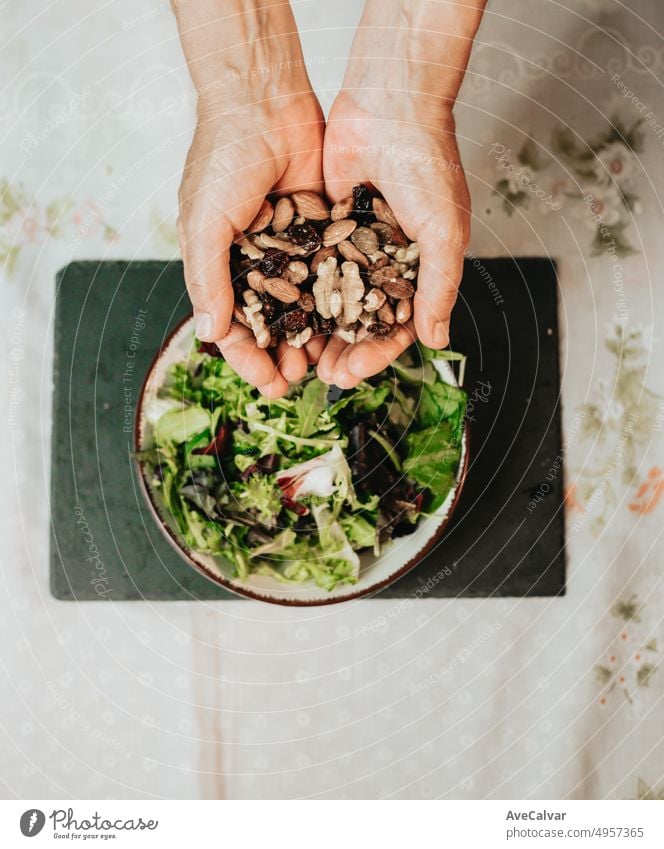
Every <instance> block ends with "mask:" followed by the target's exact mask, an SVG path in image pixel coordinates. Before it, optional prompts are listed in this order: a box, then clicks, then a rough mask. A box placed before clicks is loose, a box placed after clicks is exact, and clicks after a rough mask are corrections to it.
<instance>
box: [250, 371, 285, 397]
mask: <svg viewBox="0 0 664 849" xmlns="http://www.w3.org/2000/svg"><path fill="white" fill-rule="evenodd" d="M257 388H258V391H259V392H260V393H261V395H264V396H265V397H266V398H267V399H268V400H270V401H274V400H275V399H276V398H282V397H283V396H284V395H285V394H286V392H287V391H288V384H287V383H286V381H285V380H284V379H283V377H281V376H278V377H276V378H275V379H274V380H272V381H270V383H266V384H264V385H263V386H259V387H257Z"/></svg>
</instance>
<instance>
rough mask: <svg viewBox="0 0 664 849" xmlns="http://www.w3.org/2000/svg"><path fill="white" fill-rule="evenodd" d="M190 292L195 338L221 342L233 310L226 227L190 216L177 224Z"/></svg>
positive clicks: (228, 231)
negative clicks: (194, 322) (194, 320)
mask: <svg viewBox="0 0 664 849" xmlns="http://www.w3.org/2000/svg"><path fill="white" fill-rule="evenodd" d="M178 236H179V240H180V249H181V252H182V258H183V262H184V277H185V282H186V284H187V291H188V292H189V297H190V298H191V302H192V304H193V306H194V314H195V316H196V335H197V336H198V338H199V339H201V340H202V341H204V342H213V341H215V340H216V339H222V338H223V337H224V336H225V335H226V333H227V332H228V328H229V325H230V321H231V314H232V311H233V299H234V295H233V287H232V285H231V274H230V267H229V260H230V255H229V247H230V243H231V240H232V238H233V234H232V232H230V230H229V229H228V225H227V224H223V225H219V224H218V223H217V224H216V225H215V224H213V223H211V222H209V221H205V222H200V221H198V220H197V218H196V217H195V216H193V215H192V216H189V217H188V218H187V219H186V220H184V221H182V222H180V223H179V224H178Z"/></svg>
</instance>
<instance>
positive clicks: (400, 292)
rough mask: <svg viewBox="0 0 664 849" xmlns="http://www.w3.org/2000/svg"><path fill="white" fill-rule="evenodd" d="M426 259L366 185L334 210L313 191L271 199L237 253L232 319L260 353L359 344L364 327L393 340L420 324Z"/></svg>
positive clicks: (234, 247)
mask: <svg viewBox="0 0 664 849" xmlns="http://www.w3.org/2000/svg"><path fill="white" fill-rule="evenodd" d="M419 257H420V252H419V247H418V245H417V243H416V242H409V241H408V239H407V237H406V236H405V234H404V232H403V230H402V229H401V227H399V224H398V222H397V220H396V218H395V217H394V213H393V212H392V210H391V209H390V207H389V206H388V205H387V203H386V202H385V201H384V200H383V198H382V197H379V196H376V195H372V194H371V192H370V191H369V189H367V187H366V186H361V185H360V186H355V188H354V189H353V194H352V197H348V198H344V200H341V201H339V202H338V203H335V204H334V206H332V207H331V208H330V207H329V205H328V204H327V203H326V202H325V200H324V199H323V198H322V197H320V195H317V194H315V193H314V192H307V191H302V192H295V193H294V194H292V195H290V197H281V198H279V200H277V202H276V203H275V204H272V203H271V202H270V201H269V200H265V201H264V202H263V205H262V206H261V209H260V211H259V213H258V215H257V216H256V218H255V219H254V220H253V222H252V223H251V225H250V226H249V228H248V229H247V232H246V233H243V234H242V235H241V236H239V237H238V238H236V239H235V242H234V243H233V245H232V247H231V271H232V275H233V288H234V290H235V309H234V312H233V318H234V320H235V321H237V322H239V323H240V324H244V325H245V326H246V327H250V328H251V330H252V331H253V333H254V336H255V337H256V344H257V345H258V347H259V348H268V347H273V346H275V345H276V344H277V343H278V342H279V341H280V340H281V339H282V338H285V339H286V341H287V343H288V344H289V345H291V346H292V347H294V348H301V347H302V345H304V344H306V343H307V342H308V341H309V340H310V339H311V337H312V336H314V335H317V334H331V333H334V334H336V335H338V336H340V337H341V338H342V339H344V340H346V341H347V342H354V341H355V336H356V333H357V332H358V330H360V329H361V328H362V327H366V329H367V332H368V333H370V334H371V335H372V336H374V337H375V338H385V337H387V336H390V335H392V334H393V333H394V332H395V331H396V328H397V326H398V325H400V324H405V323H406V322H407V321H409V320H410V318H411V315H412V312H413V295H414V294H415V288H416V281H417V271H418V265H419Z"/></svg>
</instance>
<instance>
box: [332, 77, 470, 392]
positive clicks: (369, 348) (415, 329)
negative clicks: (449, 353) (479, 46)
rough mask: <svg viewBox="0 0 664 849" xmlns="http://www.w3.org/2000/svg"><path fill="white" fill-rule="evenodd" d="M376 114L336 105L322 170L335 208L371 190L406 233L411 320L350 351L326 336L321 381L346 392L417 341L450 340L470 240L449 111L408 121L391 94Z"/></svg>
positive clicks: (343, 98) (344, 101)
mask: <svg viewBox="0 0 664 849" xmlns="http://www.w3.org/2000/svg"><path fill="white" fill-rule="evenodd" d="M380 96H381V97H382V100H383V105H382V107H380V108H377V109H374V108H372V107H371V105H370V104H369V105H368V104H367V103H366V100H365V101H364V102H362V104H359V103H358V102H356V100H355V99H354V97H352V96H351V95H350V94H349V93H348V92H342V93H341V94H340V95H339V96H338V97H337V100H336V101H335V103H334V105H333V107H332V110H331V112H330V116H329V119H328V123H327V128H326V131H325V141H324V149H323V172H324V176H325V185H326V191H327V193H328V195H329V196H330V198H331V199H332V201H334V202H336V201H338V200H341V199H342V198H344V197H347V196H348V195H350V194H351V190H352V187H353V186H354V185H357V184H358V183H366V184H370V185H372V186H374V187H375V189H376V190H377V191H379V192H380V193H381V194H382V195H383V197H384V198H385V200H386V201H387V203H388V204H389V205H390V207H391V208H392V211H393V212H394V214H395V216H396V218H397V220H398V221H399V223H400V225H401V227H402V229H403V231H404V232H405V234H406V235H407V236H408V238H409V239H410V240H411V241H417V242H418V243H419V245H420V251H421V255H420V270H419V275H418V282H417V292H416V294H415V298H414V322H412V323H411V324H410V325H409V326H404V327H402V328H400V329H399V331H398V332H397V333H396V334H395V335H394V336H393V337H392V338H389V339H384V340H375V339H373V338H372V337H369V336H366V335H364V337H362V334H358V336H359V337H360V338H359V339H358V341H357V342H356V343H355V344H352V345H350V344H348V343H346V342H344V341H343V340H341V339H339V338H338V337H336V336H333V337H332V338H331V339H330V340H329V341H328V343H327V346H326V348H325V350H324V352H323V354H322V356H321V358H320V360H319V363H318V375H319V377H320V378H321V380H323V381H325V382H326V383H333V384H335V385H337V386H339V387H341V388H343V389H350V388H352V387H353V386H356V385H357V384H358V383H359V382H360V381H361V380H363V379H364V378H366V377H369V376H370V375H373V374H376V373H378V372H379V371H381V370H382V369H384V368H386V367H387V366H388V365H389V364H390V363H391V362H392V361H393V360H395V359H396V358H397V357H398V356H399V354H401V353H402V351H404V350H405V349H406V348H407V347H408V346H409V345H410V344H411V343H412V342H413V341H414V339H415V334H416V335H417V338H419V339H420V340H421V341H422V342H423V343H424V344H425V345H427V346H429V347H431V348H443V347H445V345H447V344H448V342H449V322H450V314H451V312H452V307H453V306H454V303H455V301H456V297H457V290H458V287H459V283H460V281H461V274H462V271H463V260H464V253H465V249H466V246H467V244H468V237H469V232H470V196H469V193H468V187H467V185H466V179H465V176H464V173H463V169H462V167H461V162H460V159H459V150H458V147H457V142H456V135H455V127H454V119H453V117H452V112H451V109H449V110H446V111H445V112H442V113H441V112H438V111H436V112H433V113H426V112H425V113H424V114H422V117H420V116H419V115H418V116H417V118H414V117H413V114H412V108H411V106H409V105H407V104H405V103H404V109H403V111H402V112H401V114H400V108H399V100H398V96H396V95H395V96H394V97H393V98H392V97H390V98H388V99H387V100H386V99H385V96H384V92H380Z"/></svg>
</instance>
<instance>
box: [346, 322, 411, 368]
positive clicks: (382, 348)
mask: <svg viewBox="0 0 664 849" xmlns="http://www.w3.org/2000/svg"><path fill="white" fill-rule="evenodd" d="M414 341H415V329H414V327H413V323H412V322H408V324H404V325H401V326H400V327H399V329H398V330H397V332H396V333H395V334H394V336H391V337H390V338H389V339H376V338H375V337H373V336H371V335H367V336H364V337H363V338H362V339H360V340H359V341H358V342H356V343H355V345H353V346H352V349H351V350H350V351H349V353H348V360H347V363H346V367H347V369H348V371H349V373H350V374H352V375H354V376H355V377H357V378H358V379H360V380H363V379H364V378H366V377H371V376H372V375H374V374H378V372H379V371H383V369H385V368H387V367H388V366H389V364H390V363H392V362H394V360H396V358H397V357H398V356H399V355H400V354H402V353H403V352H404V351H405V350H406V348H408V347H409V346H410V345H412V344H413V342H414Z"/></svg>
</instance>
